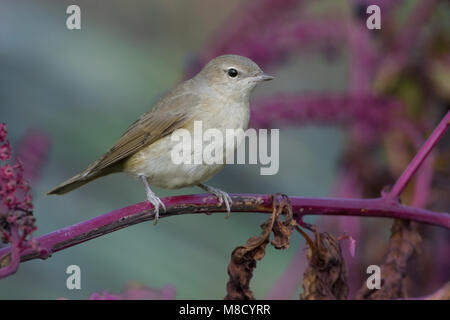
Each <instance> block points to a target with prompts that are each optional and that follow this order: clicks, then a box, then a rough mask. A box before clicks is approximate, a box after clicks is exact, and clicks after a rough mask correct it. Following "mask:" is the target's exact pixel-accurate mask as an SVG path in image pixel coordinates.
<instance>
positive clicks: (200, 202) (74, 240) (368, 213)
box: [0, 194, 450, 266]
mask: <svg viewBox="0 0 450 320" xmlns="http://www.w3.org/2000/svg"><path fill="white" fill-rule="evenodd" d="M232 198H233V206H232V208H231V211H233V212H262V213H271V212H272V203H271V196H270V195H258V194H235V195H232ZM290 199H291V202H292V208H293V212H294V215H295V216H296V219H297V220H301V219H302V218H303V216H305V215H343V216H360V217H384V218H395V219H407V220H412V221H416V222H421V223H426V224H431V225H436V226H441V227H444V228H447V229H450V214H449V213H438V212H433V211H428V210H424V209H419V208H411V207H407V206H403V205H400V204H397V203H393V202H388V201H386V200H385V199H384V198H377V199H337V198H302V197H290ZM163 202H164V204H165V205H166V207H167V213H166V214H164V215H162V217H161V218H165V217H170V216H174V215H181V214H192V213H194V214H195V213H203V214H211V213H214V212H225V211H226V210H225V209H224V208H222V207H218V206H217V200H216V199H215V198H214V197H212V196H211V195H201V194H197V195H185V196H176V197H168V198H164V199H163ZM153 219H154V213H153V207H152V206H151V205H150V204H149V203H148V202H141V203H137V204H134V205H131V206H128V207H125V208H122V209H118V210H115V211H112V212H109V213H107V214H104V215H101V216H98V217H96V218H93V219H90V220H87V221H84V222H81V223H78V224H75V225H72V226H69V227H66V228H63V229H60V230H57V231H54V232H51V233H49V234H46V235H44V236H41V237H39V238H37V239H36V240H37V241H38V243H39V248H38V249H37V248H32V247H31V248H27V249H25V250H23V252H21V260H22V261H27V260H31V259H36V258H43V259H45V258H47V257H49V256H50V255H51V254H52V253H53V252H57V251H60V250H63V249H66V248H69V247H71V246H74V245H77V244H80V243H83V242H85V241H88V240H91V239H94V238H97V237H100V236H102V235H105V234H107V233H110V232H113V231H116V230H119V229H122V228H125V227H128V226H131V225H134V224H137V223H141V222H144V221H149V220H153ZM10 251H11V249H10V247H7V248H2V249H0V257H1V258H0V266H3V265H4V260H5V258H6V257H7V255H8V254H9V253H10Z"/></svg>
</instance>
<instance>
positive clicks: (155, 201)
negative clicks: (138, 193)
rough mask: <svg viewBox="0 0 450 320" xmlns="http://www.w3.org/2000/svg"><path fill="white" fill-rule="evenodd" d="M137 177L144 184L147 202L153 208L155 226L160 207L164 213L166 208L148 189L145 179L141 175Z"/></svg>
mask: <svg viewBox="0 0 450 320" xmlns="http://www.w3.org/2000/svg"><path fill="white" fill-rule="evenodd" d="M139 177H140V178H141V180H142V182H143V183H144V186H145V192H146V193H147V200H148V201H149V202H150V203H151V204H152V205H153V207H154V208H155V223H154V225H156V224H157V223H158V219H159V208H160V207H161V208H162V209H163V211H164V212H166V206H165V205H164V203H163V202H162V201H161V199H160V198H158V197H157V196H156V194H155V193H154V192H153V191H152V189H150V186H149V185H148V181H147V178H146V177H145V176H142V175H141V176H139Z"/></svg>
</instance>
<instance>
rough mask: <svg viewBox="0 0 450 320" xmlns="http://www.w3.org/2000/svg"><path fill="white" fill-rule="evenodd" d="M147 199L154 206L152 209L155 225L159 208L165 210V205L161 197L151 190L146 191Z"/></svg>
mask: <svg viewBox="0 0 450 320" xmlns="http://www.w3.org/2000/svg"><path fill="white" fill-rule="evenodd" d="M147 200H148V202H150V203H151V204H152V205H153V207H154V210H155V223H154V225H156V224H157V223H158V219H159V209H162V211H163V212H166V206H165V205H164V203H163V202H162V201H161V199H160V198H158V197H157V196H156V195H155V194H154V193H153V192H152V191H150V192H148V191H147Z"/></svg>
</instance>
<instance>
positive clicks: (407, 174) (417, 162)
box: [386, 111, 450, 199]
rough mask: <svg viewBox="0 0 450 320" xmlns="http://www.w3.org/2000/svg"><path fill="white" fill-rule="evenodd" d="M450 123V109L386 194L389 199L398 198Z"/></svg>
mask: <svg viewBox="0 0 450 320" xmlns="http://www.w3.org/2000/svg"><path fill="white" fill-rule="evenodd" d="M449 125H450V111H449V112H447V114H446V115H445V117H444V119H442V121H441V122H440V123H439V125H438V126H437V127H436V129H434V131H433V133H432V134H431V135H430V137H429V138H428V139H427V141H425V143H424V144H423V146H422V148H420V150H419V151H418V152H417V154H416V156H415V157H414V159H413V160H412V161H411V162H410V164H409V165H408V167H407V168H406V169H405V171H403V173H402V175H401V176H400V178H398V180H397V182H396V183H395V185H394V186H393V187H392V189H391V191H390V192H389V193H388V194H387V195H386V197H387V198H389V199H398V197H399V196H400V194H401V193H402V191H403V190H404V189H405V187H406V185H407V184H408V183H409V181H410V180H411V178H412V176H413V175H414V174H415V173H416V172H417V170H418V169H419V167H420V166H421V164H422V163H423V161H424V160H425V159H426V158H427V156H428V155H429V153H430V152H431V150H433V148H434V146H435V145H436V144H437V143H438V141H439V140H440V139H441V138H442V136H443V135H444V133H445V131H446V130H447V128H448V126H449Z"/></svg>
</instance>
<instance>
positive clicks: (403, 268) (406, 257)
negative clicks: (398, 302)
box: [355, 220, 422, 300]
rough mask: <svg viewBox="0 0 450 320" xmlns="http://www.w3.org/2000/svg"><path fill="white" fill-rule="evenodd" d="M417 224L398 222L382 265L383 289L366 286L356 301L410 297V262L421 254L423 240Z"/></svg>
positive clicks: (360, 291)
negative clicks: (408, 272) (408, 269)
mask: <svg viewBox="0 0 450 320" xmlns="http://www.w3.org/2000/svg"><path fill="white" fill-rule="evenodd" d="M416 229H417V224H416V223H413V222H410V221H403V220H396V221H395V222H394V225H393V226H392V229H391V239H390V241H389V249H388V253H387V256H386V259H385V262H384V263H383V265H381V267H380V268H381V289H372V290H371V289H368V288H367V286H366V284H364V285H363V286H362V288H361V289H360V290H359V291H358V293H357V294H356V296H355V298H356V299H368V300H377V299H398V298H406V297H407V296H408V292H407V291H408V279H407V267H408V262H409V261H410V260H411V259H412V258H413V257H414V254H416V253H418V252H419V248H420V243H421V242H422V238H421V237H420V234H419V233H418V232H417V230H416Z"/></svg>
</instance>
